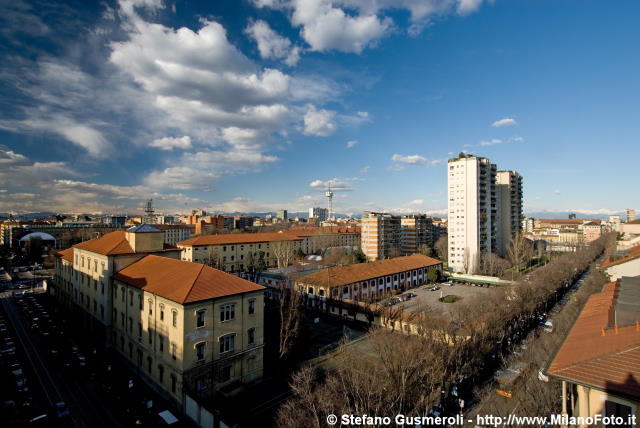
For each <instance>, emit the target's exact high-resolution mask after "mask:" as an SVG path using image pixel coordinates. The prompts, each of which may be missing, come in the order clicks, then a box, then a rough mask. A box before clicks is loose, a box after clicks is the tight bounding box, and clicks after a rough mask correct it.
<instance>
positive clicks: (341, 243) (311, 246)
mask: <svg viewBox="0 0 640 428" xmlns="http://www.w3.org/2000/svg"><path fill="white" fill-rule="evenodd" d="M285 233H287V234H288V235H291V236H296V237H299V238H301V239H302V242H301V243H300V248H301V249H302V252H303V253H304V254H316V253H319V252H322V251H324V250H326V249H327V248H332V247H351V248H359V247H360V229H359V228H357V227H347V226H326V227H325V226H322V227H315V226H294V227H290V228H289V229H287V230H286V231H285Z"/></svg>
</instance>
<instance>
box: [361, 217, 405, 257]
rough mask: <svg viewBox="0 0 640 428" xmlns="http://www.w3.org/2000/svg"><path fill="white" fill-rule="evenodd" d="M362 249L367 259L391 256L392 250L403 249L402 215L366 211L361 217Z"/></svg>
mask: <svg viewBox="0 0 640 428" xmlns="http://www.w3.org/2000/svg"><path fill="white" fill-rule="evenodd" d="M361 228H362V232H361V236H362V245H361V247H362V251H363V252H364V254H365V255H366V256H367V260H380V259H384V258H387V257H389V255H391V254H392V250H393V249H396V250H397V251H398V252H400V251H402V233H401V226H400V217H396V216H392V215H391V214H387V213H376V212H365V213H364V214H363V215H362V219H361Z"/></svg>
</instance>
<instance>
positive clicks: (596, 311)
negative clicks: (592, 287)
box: [548, 280, 640, 397]
mask: <svg viewBox="0 0 640 428" xmlns="http://www.w3.org/2000/svg"><path fill="white" fill-rule="evenodd" d="M619 284H620V280H618V282H612V283H609V284H607V285H605V287H604V290H603V291H602V292H600V293H597V294H594V295H592V296H591V297H590V298H589V300H588V301H587V303H586V305H585V306H584V308H583V309H582V312H581V313H580V316H579V317H578V319H577V320H576V322H575V324H574V326H573V328H572V329H571V331H570V332H569V335H568V336H567V338H566V339H565V341H564V343H563V344H562V346H561V347H560V350H559V351H558V353H557V354H556V356H555V358H554V359H553V361H552V362H551V365H550V366H549V369H548V373H549V374H550V375H552V376H556V377H559V378H562V379H567V380H569V381H573V382H576V383H581V384H586V385H591V386H593V387H596V388H599V389H602V390H607V391H612V392H618V393H620V394H624V395H632V396H634V397H640V384H638V383H637V381H636V382H629V379H630V378H635V379H640V327H638V325H630V326H626V327H619V328H617V329H616V328H609V327H608V326H609V325H610V321H611V320H612V319H613V316H612V310H613V306H614V305H615V303H616V299H617V295H618V287H619ZM603 329H604V335H603Z"/></svg>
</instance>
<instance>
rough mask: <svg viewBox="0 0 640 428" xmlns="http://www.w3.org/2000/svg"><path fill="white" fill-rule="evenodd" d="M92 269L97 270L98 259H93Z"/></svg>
mask: <svg viewBox="0 0 640 428" xmlns="http://www.w3.org/2000/svg"><path fill="white" fill-rule="evenodd" d="M93 271H94V272H98V261H97V260H94V261H93Z"/></svg>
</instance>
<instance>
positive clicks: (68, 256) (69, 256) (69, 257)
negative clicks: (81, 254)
mask: <svg viewBox="0 0 640 428" xmlns="http://www.w3.org/2000/svg"><path fill="white" fill-rule="evenodd" d="M56 256H57V257H60V258H61V259H62V260H66V261H68V262H72V263H73V247H70V248H67V249H66V250H60V251H58V252H57V253H56Z"/></svg>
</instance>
